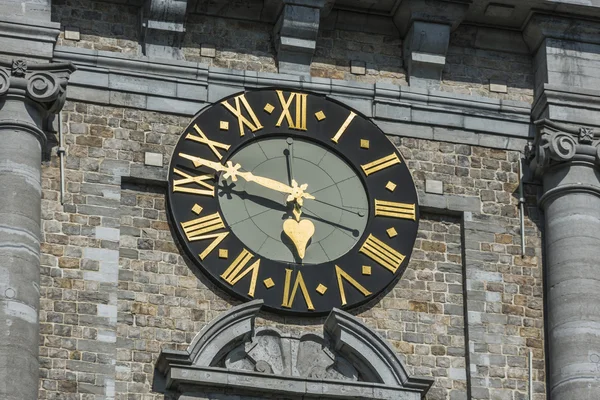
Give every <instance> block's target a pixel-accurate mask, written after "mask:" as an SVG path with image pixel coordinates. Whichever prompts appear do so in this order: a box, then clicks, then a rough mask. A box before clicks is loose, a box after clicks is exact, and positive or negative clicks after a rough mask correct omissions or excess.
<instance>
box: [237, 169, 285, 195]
mask: <svg viewBox="0 0 600 400" xmlns="http://www.w3.org/2000/svg"><path fill="white" fill-rule="evenodd" d="M237 175H238V176H240V177H242V178H244V179H245V180H247V181H248V182H255V183H257V184H259V185H260V186H264V187H266V188H267V189H272V190H276V191H278V192H282V193H288V194H291V193H292V192H293V191H294V189H293V188H292V187H291V186H288V185H286V184H285V183H282V182H279V181H276V180H275V179H271V178H265V177H263V176H256V175H254V174H253V173H252V172H238V173H237Z"/></svg>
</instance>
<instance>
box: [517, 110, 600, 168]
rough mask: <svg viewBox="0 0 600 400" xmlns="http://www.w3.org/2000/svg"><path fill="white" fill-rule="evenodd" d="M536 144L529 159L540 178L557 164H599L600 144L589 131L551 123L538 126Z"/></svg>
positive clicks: (589, 129)
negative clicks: (570, 162) (575, 161)
mask: <svg viewBox="0 0 600 400" xmlns="http://www.w3.org/2000/svg"><path fill="white" fill-rule="evenodd" d="M535 125H536V126H537V128H538V132H537V135H536V138H535V141H534V143H533V144H532V145H529V146H528V148H527V149H526V153H527V154H526V157H527V158H528V159H529V160H530V165H531V167H532V169H533V171H534V173H535V174H536V175H537V176H540V175H542V174H543V172H544V171H545V170H546V169H547V168H549V167H551V166H553V165H556V164H560V163H563V162H568V161H571V160H580V161H588V162H593V163H596V164H600V147H599V146H598V144H599V143H600V140H599V139H597V138H596V137H595V132H594V130H593V129H592V128H589V127H574V126H571V125H566V124H559V123H556V122H553V121H550V120H540V121H537V122H536V123H535Z"/></svg>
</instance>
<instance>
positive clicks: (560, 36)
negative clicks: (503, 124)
mask: <svg viewBox="0 0 600 400" xmlns="http://www.w3.org/2000/svg"><path fill="white" fill-rule="evenodd" d="M598 32H600V22H598V21H593V20H584V19H570V18H566V17H562V16H556V15H546V14H533V15H532V16H531V18H530V19H529V21H528V23H527V25H526V26H525V29H524V31H523V38H524V40H525V42H526V43H527V45H528V46H529V48H530V50H531V51H532V53H533V54H534V70H535V86H534V92H535V93H534V94H535V101H534V105H533V109H532V113H533V118H534V119H550V120H552V121H555V122H564V123H571V124H582V125H591V126H600V117H599V115H600V114H599V111H600V89H599V88H600V69H598V65H599V63H600V36H599V35H598Z"/></svg>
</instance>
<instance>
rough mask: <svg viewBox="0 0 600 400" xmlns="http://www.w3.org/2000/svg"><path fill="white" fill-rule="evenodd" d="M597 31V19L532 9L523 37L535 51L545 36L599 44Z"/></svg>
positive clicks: (599, 36)
mask: <svg viewBox="0 0 600 400" xmlns="http://www.w3.org/2000/svg"><path fill="white" fill-rule="evenodd" d="M598 32H600V21H598V20H597V19H589V20H588V19H585V18H584V17H582V16H580V15H577V16H575V15H569V14H558V15H557V14H555V13H553V14H549V13H548V12H547V11H538V10H534V11H532V12H531V15H530V17H529V19H528V20H527V22H526V23H525V25H524V27H523V39H524V40H525V43H527V46H528V47H529V49H530V50H531V51H532V52H535V51H537V49H538V48H539V47H540V45H541V44H542V42H543V41H544V39H546V38H553V39H561V40H570V41H575V42H584V43H594V44H600V35H598Z"/></svg>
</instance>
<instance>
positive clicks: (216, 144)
mask: <svg viewBox="0 0 600 400" xmlns="http://www.w3.org/2000/svg"><path fill="white" fill-rule="evenodd" d="M194 129H195V130H196V132H197V133H198V136H196V135H194V134H191V133H188V134H187V136H186V137H185V138H186V139H190V140H194V141H196V142H198V143H202V144H205V145H207V146H208V147H210V149H211V150H212V152H213V153H215V155H216V156H217V157H219V160H220V159H221V158H223V156H222V155H221V153H220V152H219V150H217V148H219V149H223V150H225V151H227V150H229V147H231V146H230V145H228V144H225V143H221V142H217V141H214V140H210V139H209V138H207V137H206V135H205V134H204V132H202V130H201V129H200V128H199V127H198V125H196V124H194Z"/></svg>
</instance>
